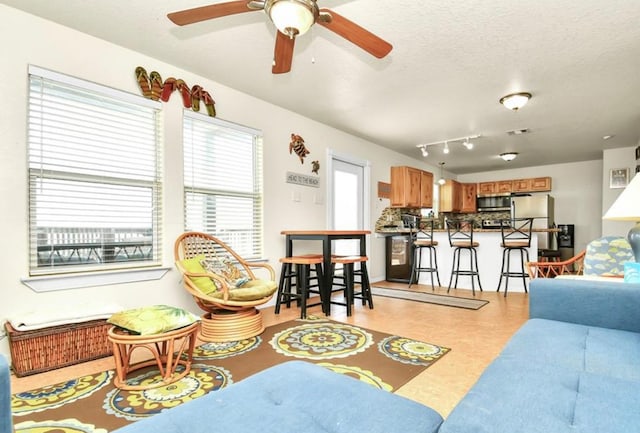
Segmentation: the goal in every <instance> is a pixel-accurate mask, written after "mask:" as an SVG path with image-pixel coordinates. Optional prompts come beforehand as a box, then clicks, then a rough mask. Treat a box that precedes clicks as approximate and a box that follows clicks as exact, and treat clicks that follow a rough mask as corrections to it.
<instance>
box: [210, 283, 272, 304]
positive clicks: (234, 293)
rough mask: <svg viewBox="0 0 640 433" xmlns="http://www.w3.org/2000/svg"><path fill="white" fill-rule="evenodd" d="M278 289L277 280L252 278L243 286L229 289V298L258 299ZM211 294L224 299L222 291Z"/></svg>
mask: <svg viewBox="0 0 640 433" xmlns="http://www.w3.org/2000/svg"><path fill="white" fill-rule="evenodd" d="M276 290H278V285H277V284H276V282H275V281H270V280H250V281H247V282H246V283H244V284H243V285H242V286H240V287H237V288H233V289H230V290H229V299H231V300H232V301H256V300H258V299H262V298H266V297H267V296H271V295H273V294H274V293H275V292H276ZM209 296H211V297H214V298H218V299H222V297H223V296H224V294H223V293H222V292H215V293H212V294H210V295H209Z"/></svg>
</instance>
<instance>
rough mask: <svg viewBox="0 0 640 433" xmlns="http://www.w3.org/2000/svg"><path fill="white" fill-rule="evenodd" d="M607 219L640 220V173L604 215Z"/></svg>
mask: <svg viewBox="0 0 640 433" xmlns="http://www.w3.org/2000/svg"><path fill="white" fill-rule="evenodd" d="M604 219H606V220H617V221H640V174H636V175H635V177H634V178H633V180H631V183H630V184H629V185H627V187H626V188H625V189H624V191H622V194H620V196H619V197H618V198H617V199H616V201H615V202H613V204H612V205H611V207H610V208H609V210H608V211H607V213H606V214H605V215H604Z"/></svg>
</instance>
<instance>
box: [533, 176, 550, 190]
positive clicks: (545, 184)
mask: <svg viewBox="0 0 640 433" xmlns="http://www.w3.org/2000/svg"><path fill="white" fill-rule="evenodd" d="M529 181H530V183H529V188H530V190H531V191H551V178H550V177H534V178H533V179H529Z"/></svg>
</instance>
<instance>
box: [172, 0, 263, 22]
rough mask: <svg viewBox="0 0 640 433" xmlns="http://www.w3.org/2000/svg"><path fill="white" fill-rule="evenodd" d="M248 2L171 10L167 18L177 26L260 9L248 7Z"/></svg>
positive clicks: (241, 1)
mask: <svg viewBox="0 0 640 433" xmlns="http://www.w3.org/2000/svg"><path fill="white" fill-rule="evenodd" d="M248 3H250V2H248V1H247V0H238V1H232V2H226V3H218V4H214V5H209V6H201V7H198V8H193V9H186V10H183V11H178V12H172V13H170V14H168V15H167V18H169V19H170V20H171V21H173V22H174V23H175V24H177V25H179V26H184V25H186V24H193V23H198V22H200V21H206V20H210V19H213V18H220V17H226V16H227V15H234V14H241V13H244V12H253V11H256V10H262V9H255V8H249V6H248Z"/></svg>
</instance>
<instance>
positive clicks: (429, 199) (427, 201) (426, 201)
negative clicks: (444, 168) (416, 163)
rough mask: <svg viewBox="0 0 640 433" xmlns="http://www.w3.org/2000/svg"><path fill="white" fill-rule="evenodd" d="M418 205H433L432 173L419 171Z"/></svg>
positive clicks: (427, 206)
mask: <svg viewBox="0 0 640 433" xmlns="http://www.w3.org/2000/svg"><path fill="white" fill-rule="evenodd" d="M420 207H423V208H425V207H426V208H429V207H433V173H429V172H428V171H423V172H421V173H420Z"/></svg>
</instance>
